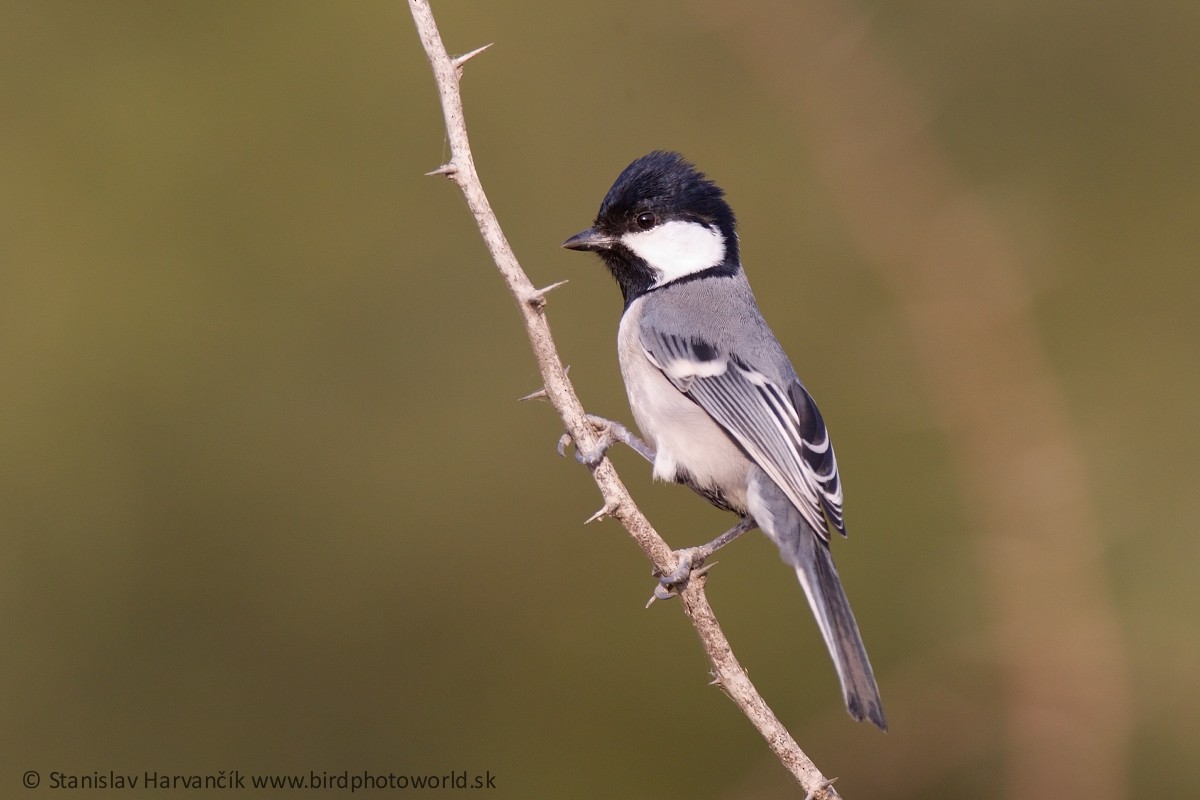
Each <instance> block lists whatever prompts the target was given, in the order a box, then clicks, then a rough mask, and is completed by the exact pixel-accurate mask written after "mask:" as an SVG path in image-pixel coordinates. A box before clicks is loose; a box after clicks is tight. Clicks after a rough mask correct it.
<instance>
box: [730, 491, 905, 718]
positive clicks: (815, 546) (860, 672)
mask: <svg viewBox="0 0 1200 800" xmlns="http://www.w3.org/2000/svg"><path fill="white" fill-rule="evenodd" d="M747 504H748V506H749V510H750V513H751V514H752V515H753V517H754V520H755V522H757V523H758V526H759V527H760V528H762V530H763V532H764V533H766V534H767V535H768V536H769V537H771V539H772V540H773V541H774V542H775V544H776V545H777V546H778V547H779V553H780V555H781V556H782V557H783V560H784V561H786V562H787V563H788V564H790V565H792V566H793V567H794V568H795V569H796V576H797V577H798V578H799V579H800V586H801V587H803V589H804V594H805V596H806V597H807V598H808V604H809V606H810V607H811V608H812V611H813V615H814V616H815V617H816V618H817V626H818V627H819V628H820V629H821V636H822V637H824V639H825V645H826V647H828V648H829V655H830V656H832V657H833V665H834V667H835V668H836V669H837V675H838V680H839V681H840V682H841V684H842V697H843V699H844V700H845V701H846V710H847V711H849V712H850V716H852V717H854V718H855V719H856V720H859V721H862V720H864V719H869V720H870V721H871V722H873V723H874V724H875V725H876V726H878V727H879V729H880V730H885V731H886V730H887V720H885V719H884V716H883V702H882V700H880V698H879V687H878V686H877V685H876V683H875V675H874V673H873V672H872V671H871V662H870V661H869V660H868V659H867V649H866V647H865V646H863V641H862V636H861V635H859V632H858V624H857V623H856V622H855V621H854V612H852V611H851V610H850V601H849V600H847V599H846V593H845V591H843V590H842V581H841V579H840V578H839V577H838V572H837V568H836V567H834V565H833V556H832V555H831V554H830V552H829V544H828V542H826V541H825V540H824V539H821V538H820V537H819V536H817V534H816V532H815V531H814V530H812V528H810V527H809V525H808V523H807V522H805V521H804V518H803V517H802V516H801V514H800V512H799V511H797V510H796V507H795V506H793V505H792V504H791V501H790V500H788V499H787V497H786V496H785V495H784V494H783V492H782V491H780V490H779V488H778V487H777V486H776V485H775V484H774V483H772V482H771V481H770V479H768V478H767V477H766V475H765V474H762V473H761V472H760V473H759V474H758V475H756V476H755V478H754V479H752V481H751V484H750V491H749V492H748V496H747Z"/></svg>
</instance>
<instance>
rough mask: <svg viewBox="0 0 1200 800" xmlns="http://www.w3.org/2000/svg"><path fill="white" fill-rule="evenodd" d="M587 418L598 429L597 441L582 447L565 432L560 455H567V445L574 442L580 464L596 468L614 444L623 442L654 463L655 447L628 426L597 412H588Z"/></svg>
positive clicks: (559, 442) (560, 445)
mask: <svg viewBox="0 0 1200 800" xmlns="http://www.w3.org/2000/svg"><path fill="white" fill-rule="evenodd" d="M587 419H588V422H589V423H590V424H591V426H592V428H593V429H594V430H595V431H596V434H597V439H596V442H595V443H594V444H592V445H591V446H590V447H580V446H579V443H578V442H574V437H572V436H571V434H569V433H564V434H563V435H562V437H561V438H559V440H558V454H559V455H560V456H565V455H566V454H567V445H569V444H572V442H574V444H575V460H576V461H578V462H579V463H580V464H584V465H586V466H588V467H592V468H594V467H595V466H596V465H597V464H599V463H600V461H601V460H602V459H603V458H604V456H605V455H606V454H607V453H608V451H609V449H610V448H612V446H613V445H614V444H616V443H617V442H621V443H623V444H626V445H628V446H629V447H630V448H631V449H632V450H633V451H634V452H636V453H637V454H638V455H640V456H641V457H642V458H644V459H646V460H647V461H649V462H650V463H651V464H653V463H654V448H653V447H651V446H650V445H648V444H646V443H645V442H643V441H642V440H641V439H639V438H638V437H637V435H636V434H634V433H633V431H631V430H629V428H626V427H625V426H624V425H622V424H621V423H619V422H616V421H615V420H611V419H605V418H604V417H598V416H596V415H595V414H588V417H587Z"/></svg>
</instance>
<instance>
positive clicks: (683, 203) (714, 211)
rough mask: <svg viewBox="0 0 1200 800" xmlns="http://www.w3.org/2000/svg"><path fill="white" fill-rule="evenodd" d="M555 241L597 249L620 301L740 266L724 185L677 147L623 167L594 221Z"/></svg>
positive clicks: (723, 273) (576, 246) (733, 222)
mask: <svg viewBox="0 0 1200 800" xmlns="http://www.w3.org/2000/svg"><path fill="white" fill-rule="evenodd" d="M563 247H567V248H570V249H571V250H592V251H594V252H596V253H597V254H599V256H600V257H601V258H602V259H604V263H605V264H606V265H607V266H608V268H609V270H610V271H611V272H612V274H613V277H614V278H616V279H617V283H618V284H620V286H621V292H622V293H623V294H624V295H625V304H626V305H629V304H630V303H631V302H633V301H634V300H635V299H636V298H638V297H639V296H641V295H643V294H645V293H646V292H648V291H651V290H653V289H657V288H659V287H662V286H666V285H667V284H669V283H675V282H676V281H681V280H692V279H695V278H697V277H700V276H708V275H732V274H735V273H736V272H737V271H738V270H739V269H741V267H740V266H739V261H738V241H737V232H736V221H735V220H734V217H733V210H732V209H731V208H730V207H729V204H728V203H726V202H725V193H724V192H723V191H721V188H720V187H719V186H717V185H716V184H715V183H713V182H712V181H710V180H708V178H706V177H705V176H704V174H703V173H701V172H700V171H699V170H697V169H696V168H695V167H694V166H692V165H691V164H690V163H689V162H688V161H687V160H686V159H684V157H683V156H681V155H680V154H679V153H667V152H663V151H661V150H656V151H655V152H653V153H650V154H649V155H645V156H642V157H641V158H639V159H638V160H636V161H634V162H633V163H632V164H630V165H629V166H628V167H626V168H625V171H624V172H622V173H621V175H620V177H618V178H617V181H616V183H614V184H613V185H612V188H611V189H609V190H608V195H607V196H606V197H605V198H604V202H603V203H601V205H600V212H599V213H598V214H597V215H596V221H595V224H594V225H593V226H592V227H591V228H588V229H587V230H586V231H582V232H580V233H577V234H575V235H574V236H572V237H571V238H570V239H567V241H565V242H563Z"/></svg>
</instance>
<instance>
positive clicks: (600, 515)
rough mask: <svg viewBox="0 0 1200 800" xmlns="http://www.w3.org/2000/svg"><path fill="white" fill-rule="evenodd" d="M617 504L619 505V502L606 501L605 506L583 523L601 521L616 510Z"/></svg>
mask: <svg viewBox="0 0 1200 800" xmlns="http://www.w3.org/2000/svg"><path fill="white" fill-rule="evenodd" d="M617 505H618V504H617V503H605V504H604V508H602V509H600V510H599V511H597V512H596V513H595V514H592V515H591V516H590V517H588V518H587V519H585V520H584V521H583V524H584V525H589V524H591V523H593V522H599V521H600V520H602V519H604V518H605V517H607V516H609V515H610V514H612V513H613V512H614V511H616V510H617Z"/></svg>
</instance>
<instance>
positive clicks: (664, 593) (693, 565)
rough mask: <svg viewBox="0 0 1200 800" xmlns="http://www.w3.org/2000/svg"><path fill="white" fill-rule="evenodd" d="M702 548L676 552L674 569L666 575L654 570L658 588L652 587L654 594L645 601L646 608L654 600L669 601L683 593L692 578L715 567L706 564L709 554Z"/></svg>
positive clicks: (714, 564) (713, 563)
mask: <svg viewBox="0 0 1200 800" xmlns="http://www.w3.org/2000/svg"><path fill="white" fill-rule="evenodd" d="M703 550H704V548H700V547H688V548H685V549H683V550H676V551H675V552H674V553H673V554H672V555H674V556H675V568H674V569H673V570H671V572H670V573H668V574H663V573H660V572H658V571H657V570H655V573H654V574H655V577H657V578H658V586H655V587H654V594H652V595H651V596H650V599H649V600H648V601H646V607H647V608H649V607H650V604H651V603H653V602H654V601H655V600H669V599H670V598H672V597H674V596H675V595H677V594H679V593H680V592H682V591H683V589H684V588H685V587H686V586H687V585H688V582H689V581H691V580H692V578H698V577H700V576H701V575H705V574H707V573H708V571H709V570H710V569H712V568H713V567H715V566H716V564H717V562H715V561H713V562H712V563H706V562H705V559H706V558H708V556H709V554H708V553H705V552H703Z"/></svg>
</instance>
